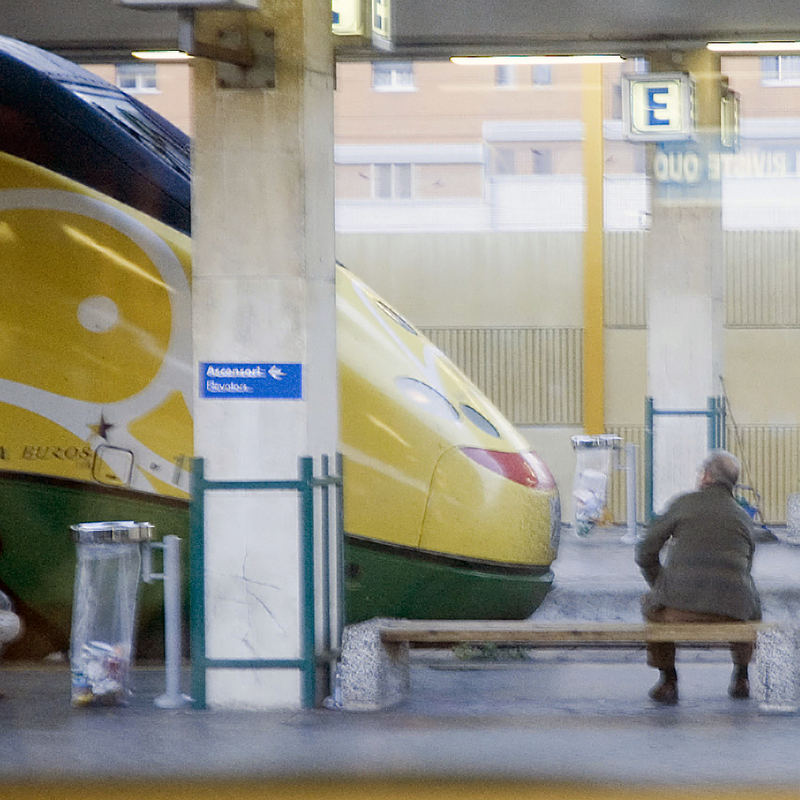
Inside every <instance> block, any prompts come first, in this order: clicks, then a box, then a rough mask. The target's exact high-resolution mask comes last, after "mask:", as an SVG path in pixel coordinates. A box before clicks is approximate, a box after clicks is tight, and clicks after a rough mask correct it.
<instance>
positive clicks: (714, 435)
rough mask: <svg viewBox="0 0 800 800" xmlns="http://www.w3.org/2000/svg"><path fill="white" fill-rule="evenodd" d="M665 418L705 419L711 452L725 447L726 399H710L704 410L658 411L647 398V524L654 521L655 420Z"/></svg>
mask: <svg viewBox="0 0 800 800" xmlns="http://www.w3.org/2000/svg"><path fill="white" fill-rule="evenodd" d="M656 416H665V417H705V418H706V420H707V426H706V431H707V444H708V449H709V450H715V449H717V448H720V447H725V417H726V413H725V399H724V398H723V397H709V398H708V404H707V406H706V408H704V409H671V410H665V409H657V408H656V407H655V405H654V403H653V398H652V397H647V398H645V418H644V448H645V471H644V478H645V514H646V519H645V522H646V523H648V524H649V523H650V521H651V520H652V519H653V438H654V437H653V420H654V418H655V417H656Z"/></svg>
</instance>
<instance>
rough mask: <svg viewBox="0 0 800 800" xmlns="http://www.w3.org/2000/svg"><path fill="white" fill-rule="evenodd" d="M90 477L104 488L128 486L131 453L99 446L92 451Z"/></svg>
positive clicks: (120, 448) (122, 448) (131, 472)
mask: <svg viewBox="0 0 800 800" xmlns="http://www.w3.org/2000/svg"><path fill="white" fill-rule="evenodd" d="M92 477H93V478H94V479H95V480H96V481H97V482H98V483H103V484H105V485H106V486H130V483H131V478H133V452H132V451H131V450H128V449H127V448H124V447H113V446H112V445H109V444H101V445H100V446H99V447H98V448H97V449H96V450H95V451H94V460H93V461H92Z"/></svg>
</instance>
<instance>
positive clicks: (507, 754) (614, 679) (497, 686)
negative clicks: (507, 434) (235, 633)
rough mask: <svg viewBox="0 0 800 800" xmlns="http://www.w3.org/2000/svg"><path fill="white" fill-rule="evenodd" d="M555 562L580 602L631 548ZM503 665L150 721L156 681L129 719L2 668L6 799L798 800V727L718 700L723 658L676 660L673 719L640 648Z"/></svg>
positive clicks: (42, 673)
mask: <svg viewBox="0 0 800 800" xmlns="http://www.w3.org/2000/svg"><path fill="white" fill-rule="evenodd" d="M771 547H772V548H773V549H772V550H770V551H769V554H768V555H766V554H767V552H768V551H767V550H766V549H764V551H763V552H764V554H765V555H764V557H763V558H762V559H761V562H762V564H761V566H760V567H759V569H760V571H761V572H762V573H763V574H762V578H763V581H764V585H765V586H766V585H767V584H768V583H770V582H772V583H771V584H770V585H771V586H772V588H774V589H775V590H776V591H777V589H780V592H781V593H784V594H787V596H789V597H790V599H792V602H793V601H794V598H800V570H797V571H795V569H794V568H795V567H796V566H798V564H797V563H796V562H797V559H798V557H800V548H797V547H793V546H791V545H786V544H779V545H774V546H771ZM562 556H563V557H564V561H563V562H562V566H561V568H562V570H563V572H564V581H563V583H562V587H563V588H564V589H565V591H566V589H569V586H570V581H572V580H575V581H577V583H576V585H575V586H573V589H575V590H576V591H577V585H578V584H580V583H581V581H582V580H584V579H587V578H588V573H589V571H591V572H597V573H598V579H599V573H600V572H602V570H598V564H599V561H598V559H599V558H600V559H602V558H605V560H606V562H607V564H606V566H607V567H609V568H610V567H611V566H613V565H617V566H616V567H615V568H618V569H619V570H623V567H624V565H625V564H627V558H628V556H629V552H626V551H625V547H624V546H623V545H621V544H619V543H618V542H617V540H616V538H614V539H612V538H610V537H608V538H606V539H605V540H603V539H600V538H598V539H596V540H594V541H593V542H591V543H589V545H588V546H587V545H586V544H585V543H578V544H577V545H576V544H575V543H570V544H567V546H566V547H565V548H564V549H563V550H562ZM577 561H583V562H584V563H585V567H584V569H585V574H584V575H583V576H581V567H580V565H579V564H578V563H576V562H577ZM766 561H769V562H770V563H773V562H774V565H773V566H774V569H773V573H771V574H766V572H765V570H766V568H767V565H766ZM568 562H569V563H568ZM623 571H624V570H623ZM778 573H780V574H778ZM608 576H609V573H608V571H606V573H605V578H604V580H605V581H606V582H608ZM631 576H632V577H630V580H631V582H632V583H631V586H632V587H633V586H634V577H635V576H634V574H633V573H631ZM584 585H585V586H586V587H590V586H591V582H590V581H588V580H584ZM595 591H596V588H595V589H592V590H591V591H590V592H589V596H588V597H587V599H586V602H587V603H588V604H590V603H591V599H592V595H593V593H594V592H595ZM573 594H574V593H573ZM572 599H574V597H573V598H572ZM515 655H516V656H517V658H515V659H509V660H505V661H493V662H487V661H483V660H480V659H472V660H462V659H459V658H457V657H455V656H454V655H453V654H452V653H444V654H443V653H441V652H437V653H434V652H427V651H426V652H421V653H415V655H414V658H413V667H412V689H413V690H412V693H411V697H410V698H409V699H408V701H407V702H405V703H404V704H402V705H401V706H398V707H397V708H394V709H391V710H386V711H380V712H369V713H358V712H342V711H334V710H327V709H314V710H308V711H284V712H243V711H237V712H232V711H218V710H212V711H196V710H193V709H191V708H187V709H180V710H162V709H159V708H157V707H156V706H155V705H154V703H153V700H154V698H155V697H156V696H157V695H159V694H160V693H161V692H162V691H163V690H164V673H163V670H162V669H161V668H160V667H141V666H140V667H137V669H136V670H135V671H134V679H133V688H134V690H135V694H134V697H133V699H132V702H131V704H130V705H129V706H128V707H125V708H107V709H84V710H77V709H72V708H70V705H69V671H68V668H67V666H66V665H65V664H20V663H4V664H2V665H1V666H0V690H2V691H3V692H4V693H5V697H4V698H3V699H2V700H0V799H1V800H15V799H16V798H33V797H35V798H44V797H48V798H56V800H62V798H63V800H71V799H72V798H73V797H75V798H78V797H83V798H88V799H89V800H93V798H95V797H97V798H99V797H104V798H109V797H114V798H122V799H124V798H129V797H141V798H150V797H153V798H156V797H157V798H176V799H178V800H180V799H181V798H184V797H186V798H190V797H191V798H195V799H196V800H205V798H206V797H208V798H211V797H212V796H213V797H215V798H218V797H225V798H226V800H227V799H228V798H230V799H231V800H237V798H243V799H244V798H247V799H249V798H256V797H270V798H273V800H275V799H277V800H283V798H286V800H290V798H291V800H295V799H297V800H299V798H308V797H314V798H345V797H347V798H352V797H354V796H357V797H369V798H395V797H396V798H401V797H402V798H413V799H414V800H417V799H418V800H423V798H426V799H427V798H433V797H436V798H437V800H449V798H450V796H451V795H452V796H453V797H454V798H455V796H456V794H457V795H458V797H459V798H462V799H463V800H472V798H478V797H480V798H515V800H516V799H517V798H520V799H521V800H524V799H525V798H531V799H533V798H536V799H537V800H538V798H544V797H547V798H549V799H550V800H559V798H564V799H565V800H566V798H570V800H573V799H574V798H576V799H577V798H580V800H589V798H593V797H597V798H601V797H602V798H611V797H614V798H626V797H631V798H633V797H637V798H639V797H641V798H645V797H647V798H650V797H653V798H662V797H663V798H667V797H669V798H671V799H674V798H684V797H697V798H701V797H702V798H709V797H710V796H713V797H720V796H724V797H726V798H727V797H730V798H738V797H742V798H744V797H747V798H748V799H749V800H753V798H754V797H765V798H766V797H770V798H774V797H783V796H786V797H799V798H800V757H799V756H798V754H799V753H800V715H798V714H783V715H776V714H768V713H765V712H763V711H762V710H761V709H760V708H759V706H758V703H757V702H756V701H754V700H749V701H734V700H731V699H729V698H728V697H727V694H726V688H727V683H728V678H729V675H730V665H729V663H728V661H727V656H726V654H725V653H724V652H717V651H715V652H714V653H702V654H699V655H698V654H695V653H694V652H687V653H686V654H685V655H684V656H682V659H681V661H680V664H679V674H680V691H681V701H680V703H679V705H678V706H676V707H669V708H663V707H659V706H656V705H654V704H653V703H652V702H651V701H650V700H649V699H648V698H647V689H648V688H649V687H650V685H651V684H652V683H653V682H654V680H655V677H656V673H655V671H654V670H651V669H649V668H648V667H647V666H646V665H645V663H644V653H643V652H642V651H635V650H632V651H621V652H617V651H614V652H611V651H597V652H595V651H588V652H587V651H581V652H580V653H574V652H562V651H538V652H534V651H531V652H527V653H518V654H515ZM188 686H189V684H188V676H187V680H186V684H185V689H186V690H188Z"/></svg>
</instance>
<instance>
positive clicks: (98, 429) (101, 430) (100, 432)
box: [89, 411, 116, 441]
mask: <svg viewBox="0 0 800 800" xmlns="http://www.w3.org/2000/svg"><path fill="white" fill-rule="evenodd" d="M114 427H116V426H115V425H113V424H112V423H110V422H109V421H108V420H107V419H106V417H105V414H104V413H103V412H102V411H101V412H100V422H98V423H97V424H96V425H89V430H91V432H92V433H93V434H94V435H95V436H99V437H100V438H101V439H105V440H106V441H108V432H109V431H110V430H111V429H112V428H114Z"/></svg>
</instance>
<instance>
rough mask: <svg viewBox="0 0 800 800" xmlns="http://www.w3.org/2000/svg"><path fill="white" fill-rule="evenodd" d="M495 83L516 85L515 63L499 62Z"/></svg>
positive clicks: (495, 73) (497, 84) (495, 72)
mask: <svg viewBox="0 0 800 800" xmlns="http://www.w3.org/2000/svg"><path fill="white" fill-rule="evenodd" d="M494 85H495V86H513V85H514V65H513V64H498V65H497V66H496V67H495V68H494Z"/></svg>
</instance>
